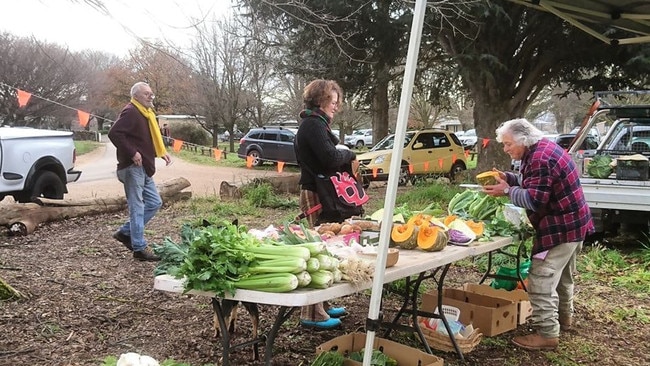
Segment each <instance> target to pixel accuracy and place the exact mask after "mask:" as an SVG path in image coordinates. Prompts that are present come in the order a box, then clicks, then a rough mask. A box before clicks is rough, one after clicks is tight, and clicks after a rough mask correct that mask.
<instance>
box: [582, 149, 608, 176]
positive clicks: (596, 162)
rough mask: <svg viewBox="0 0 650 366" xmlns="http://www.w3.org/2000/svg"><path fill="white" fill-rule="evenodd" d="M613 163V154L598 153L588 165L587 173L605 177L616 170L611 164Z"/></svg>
mask: <svg viewBox="0 0 650 366" xmlns="http://www.w3.org/2000/svg"><path fill="white" fill-rule="evenodd" d="M611 163H612V157H611V156H609V155H607V154H603V155H596V156H594V157H593V158H592V159H591V161H590V162H589V164H588V165H587V174H589V176H590V177H594V178H600V179H605V178H607V177H609V176H610V175H611V174H612V173H613V172H614V169H613V168H612V166H611V165H610V164H611Z"/></svg>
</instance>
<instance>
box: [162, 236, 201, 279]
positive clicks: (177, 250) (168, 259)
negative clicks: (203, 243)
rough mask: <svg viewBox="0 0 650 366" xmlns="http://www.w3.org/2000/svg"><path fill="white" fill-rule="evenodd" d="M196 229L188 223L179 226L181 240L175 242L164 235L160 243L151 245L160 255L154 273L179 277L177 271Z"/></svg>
mask: <svg viewBox="0 0 650 366" xmlns="http://www.w3.org/2000/svg"><path fill="white" fill-rule="evenodd" d="M195 233H196V229H194V228H193V227H192V226H191V225H190V224H183V226H182V227H181V242H180V243H176V242H174V241H173V240H172V239H171V238H170V237H165V239H164V240H163V242H162V244H161V245H157V246H154V247H153V250H154V253H156V255H157V256H159V257H160V262H158V264H157V265H156V268H154V275H155V276H158V275H161V274H168V275H171V276H174V277H176V278H179V277H180V276H179V274H178V271H179V269H180V266H181V264H182V263H183V262H184V261H185V258H186V257H187V253H188V251H189V248H190V244H191V243H192V239H193V238H194V236H195V235H196V234H195Z"/></svg>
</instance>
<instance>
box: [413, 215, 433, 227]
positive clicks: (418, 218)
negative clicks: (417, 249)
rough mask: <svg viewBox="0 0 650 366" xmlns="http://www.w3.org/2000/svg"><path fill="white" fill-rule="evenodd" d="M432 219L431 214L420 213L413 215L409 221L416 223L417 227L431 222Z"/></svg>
mask: <svg viewBox="0 0 650 366" xmlns="http://www.w3.org/2000/svg"><path fill="white" fill-rule="evenodd" d="M430 220H431V215H423V214H421V213H420V214H417V215H414V216H413V217H411V218H410V219H409V220H408V223H409V224H413V225H415V227H420V226H422V225H424V224H429V221H430Z"/></svg>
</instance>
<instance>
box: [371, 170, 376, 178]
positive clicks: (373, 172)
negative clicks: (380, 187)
mask: <svg viewBox="0 0 650 366" xmlns="http://www.w3.org/2000/svg"><path fill="white" fill-rule="evenodd" d="M372 177H373V178H377V168H372Z"/></svg>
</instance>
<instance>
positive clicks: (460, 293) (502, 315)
mask: <svg viewBox="0 0 650 366" xmlns="http://www.w3.org/2000/svg"><path fill="white" fill-rule="evenodd" d="M442 303H443V304H445V305H451V306H454V307H457V308H458V309H460V318H459V320H460V322H461V323H463V324H465V325H469V324H472V325H473V326H474V328H479V329H481V333H483V335H485V336H487V337H492V336H495V335H498V334H501V333H505V332H507V331H510V330H513V329H515V328H517V321H518V318H517V304H516V303H515V301H514V300H512V299H504V298H500V297H492V296H487V295H482V294H477V293H474V292H470V291H465V290H462V289H452V288H445V289H444V290H443V298H442ZM437 306H438V291H436V290H432V291H429V292H426V293H424V294H422V310H423V311H429V312H433V311H434V309H435V308H436V307H437Z"/></svg>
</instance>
